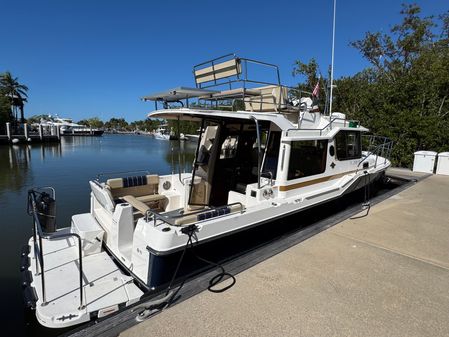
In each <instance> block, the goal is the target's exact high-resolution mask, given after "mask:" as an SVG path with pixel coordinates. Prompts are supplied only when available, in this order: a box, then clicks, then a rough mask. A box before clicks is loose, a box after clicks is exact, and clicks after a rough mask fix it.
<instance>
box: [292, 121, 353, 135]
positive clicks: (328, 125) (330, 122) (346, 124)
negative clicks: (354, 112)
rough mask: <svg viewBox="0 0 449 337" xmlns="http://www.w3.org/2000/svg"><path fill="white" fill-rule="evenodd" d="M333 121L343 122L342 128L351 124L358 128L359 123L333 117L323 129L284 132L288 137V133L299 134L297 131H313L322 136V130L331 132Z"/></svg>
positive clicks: (300, 129)
mask: <svg viewBox="0 0 449 337" xmlns="http://www.w3.org/2000/svg"><path fill="white" fill-rule="evenodd" d="M335 121H343V127H346V126H350V124H351V123H353V124H354V125H356V126H355V128H357V127H359V126H360V122H359V121H358V120H347V119H345V118H340V117H334V118H331V120H330V121H329V123H327V124H326V125H325V126H324V127H322V128H321V129H307V128H293V129H288V130H287V131H286V136H287V137H288V136H289V133H290V132H295V131H296V132H299V131H315V132H317V133H318V134H319V135H320V136H322V135H323V132H324V130H326V129H328V128H329V129H331V130H332V126H333V124H334V123H335Z"/></svg>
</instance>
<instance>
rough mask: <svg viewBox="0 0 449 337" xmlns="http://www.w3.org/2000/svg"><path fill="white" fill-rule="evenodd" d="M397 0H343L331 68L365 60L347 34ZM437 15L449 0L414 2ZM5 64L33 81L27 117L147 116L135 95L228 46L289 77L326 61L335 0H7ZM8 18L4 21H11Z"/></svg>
mask: <svg viewBox="0 0 449 337" xmlns="http://www.w3.org/2000/svg"><path fill="white" fill-rule="evenodd" d="M402 2H407V3H408V2H410V1H402V0H401V1H398V0H389V1H388V0H376V1H364V0H359V1H356V0H337V30H336V50H335V76H336V77H340V76H344V75H351V74H354V73H356V72H358V71H360V70H361V69H363V68H364V67H366V66H367V64H366V62H365V61H364V60H363V59H362V57H361V56H360V55H359V54H358V52H357V51H356V50H354V49H353V48H351V47H349V46H348V43H349V42H350V41H353V40H356V39H359V38H362V37H363V35H364V33H365V32H366V31H385V32H387V31H388V30H389V28H390V27H391V26H392V25H394V24H395V23H398V22H399V20H400V16H399V11H400V9H401V3H402ZM414 2H416V3H418V4H419V5H420V6H421V8H422V9H423V14H425V15H429V14H441V13H443V12H445V11H447V10H448V9H449V6H448V3H447V1H444V0H433V1H424V0H421V1H414ZM0 8H1V9H2V15H1V17H2V27H3V28H4V29H2V38H1V40H2V43H1V44H0V72H3V71H6V70H9V71H11V72H12V73H13V75H14V76H17V77H19V80H20V81H21V82H22V83H24V84H26V85H28V87H29V103H28V104H27V105H26V107H25V114H26V116H31V115H34V114H43V113H51V114H59V115H60V116H62V117H72V118H74V119H75V120H79V119H82V118H87V117H93V116H98V117H100V118H101V119H103V120H107V119H109V118H111V117H124V118H125V119H127V120H128V121H133V120H138V119H144V118H145V116H146V114H147V113H148V112H149V111H151V110H152V108H153V104H150V103H144V102H141V101H140V100H139V97H141V96H143V95H145V94H149V93H152V92H157V91H161V90H165V89H168V88H172V87H176V86H180V85H183V86H194V82H193V77H192V66H193V65H194V64H197V63H200V62H202V61H205V60H207V59H209V58H214V57H217V56H220V55H222V54H227V53H229V52H235V53H237V54H238V55H239V56H242V57H248V58H253V59H259V60H262V61H266V62H270V63H275V64H278V65H279V66H280V68H281V79H282V81H283V82H284V83H286V84H289V85H293V84H295V83H297V82H298V78H293V77H292V75H291V73H292V68H293V63H294V60H296V59H301V60H303V61H308V60H309V59H310V58H312V57H314V58H316V59H317V60H318V63H319V64H320V66H321V68H322V70H323V72H325V70H326V69H327V67H328V65H329V64H330V50H331V48H330V47H331V29H332V0H315V1H284V0H277V1H263V0H259V1H242V0H240V1H234V0H226V1H195V0H191V1H175V0H172V1H163V2H162V1H160V2H159V1H154V3H153V1H143V0H142V1H132V0H128V1H115V0H107V1H106V0H104V1H103V0H102V1H100V0H97V1H94V0H90V1H89V0H76V1H75V0H65V1H57V0H53V1H48V0H41V1H35V0H34V1H8V0H1V4H0ZM5 27H7V28H6V29H5Z"/></svg>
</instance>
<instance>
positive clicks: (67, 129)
mask: <svg viewBox="0 0 449 337" xmlns="http://www.w3.org/2000/svg"><path fill="white" fill-rule="evenodd" d="M39 124H40V125H42V127H43V128H44V130H46V129H51V128H52V127H59V128H60V130H61V134H62V135H66V136H67V135H69V136H86V135H90V136H101V135H103V133H104V131H103V130H101V129H98V128H91V127H88V126H86V125H81V124H77V123H74V122H73V120H72V119H70V118H61V117H58V116H57V115H56V116H51V115H49V116H48V117H47V118H46V119H41V121H40V123H39ZM39 124H37V125H35V126H39Z"/></svg>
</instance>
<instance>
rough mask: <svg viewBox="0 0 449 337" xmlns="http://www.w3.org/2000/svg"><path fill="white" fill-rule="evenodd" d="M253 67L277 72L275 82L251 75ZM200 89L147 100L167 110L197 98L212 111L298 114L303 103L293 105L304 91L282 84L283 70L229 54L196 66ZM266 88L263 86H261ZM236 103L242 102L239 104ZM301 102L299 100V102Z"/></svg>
mask: <svg viewBox="0 0 449 337" xmlns="http://www.w3.org/2000/svg"><path fill="white" fill-rule="evenodd" d="M251 66H256V67H257V66H258V67H262V68H263V69H265V71H266V69H269V70H272V71H273V75H274V81H272V82H267V81H260V80H257V79H253V78H251V77H249V76H248V74H249V73H250V72H251V69H250V68H251ZM193 76H194V80H195V85H196V88H187V87H178V88H175V89H170V90H168V91H165V92H162V93H158V94H153V95H149V96H146V97H143V100H145V101H147V100H151V101H155V105H156V110H157V102H162V103H163V107H164V108H173V105H170V104H169V103H174V102H176V103H180V105H181V107H184V103H183V102H182V101H183V100H185V101H186V107H189V98H196V99H197V104H196V107H198V106H199V107H205V108H211V109H218V108H224V107H225V108H230V109H231V110H235V109H237V110H245V111H249V112H268V111H270V112H298V111H299V109H300V104H293V98H294V97H293V96H296V97H295V98H298V96H299V97H301V96H302V94H303V92H302V91H300V90H299V89H298V88H292V87H288V86H285V85H282V84H281V78H280V74H279V67H278V66H277V65H275V64H270V63H266V62H262V61H257V60H253V59H248V58H242V57H238V56H236V54H234V53H232V54H226V55H224V56H220V57H217V58H214V59H211V60H208V61H205V62H202V63H200V64H197V65H195V66H194V67H193ZM261 85H262V86H261ZM236 102H240V105H239V104H236ZM298 102H299V101H298Z"/></svg>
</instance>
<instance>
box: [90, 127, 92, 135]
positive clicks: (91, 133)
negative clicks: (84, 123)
mask: <svg viewBox="0 0 449 337" xmlns="http://www.w3.org/2000/svg"><path fill="white" fill-rule="evenodd" d="M90 134H91V135H92V127H90Z"/></svg>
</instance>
